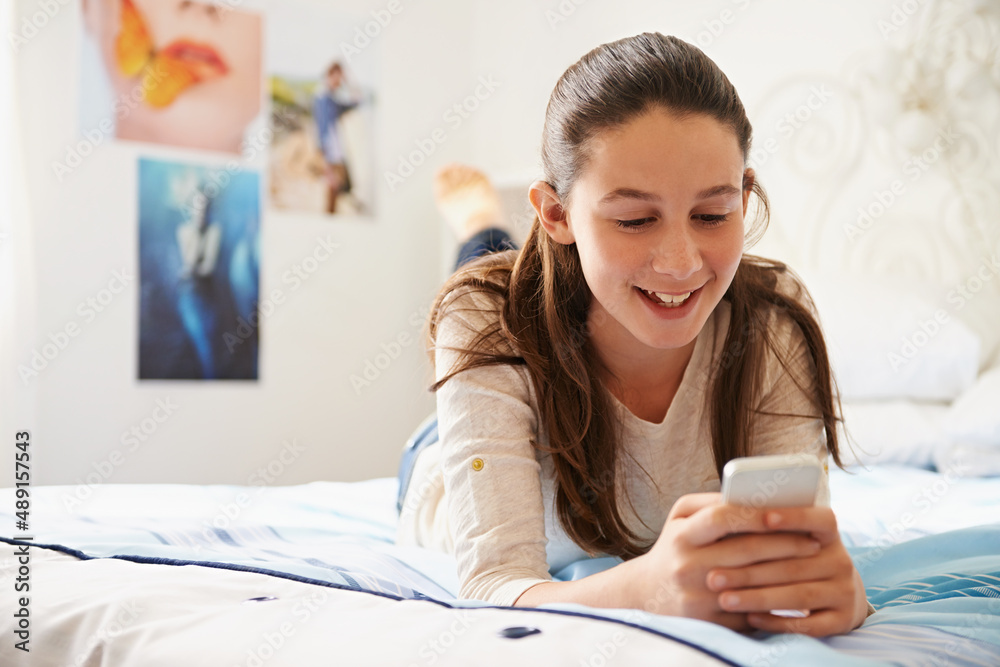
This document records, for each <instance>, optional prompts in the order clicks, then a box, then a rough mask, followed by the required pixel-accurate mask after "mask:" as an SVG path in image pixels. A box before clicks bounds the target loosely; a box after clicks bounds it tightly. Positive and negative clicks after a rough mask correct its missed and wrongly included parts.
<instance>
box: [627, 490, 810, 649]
mask: <svg viewBox="0 0 1000 667" xmlns="http://www.w3.org/2000/svg"><path fill="white" fill-rule="evenodd" d="M767 511H768V508H760V509H755V508H752V507H740V506H736V505H727V504H725V503H723V502H722V494H720V493H692V494H688V495H685V496H681V498H679V499H678V500H677V502H676V503H674V506H673V508H672V509H671V510H670V514H669V515H668V516H667V521H666V524H664V526H663V531H662V532H661V533H660V536H659V538H657V540H656V543H655V544H653V547H652V548H651V549H650V550H649V551H648V552H647V553H645V554H643V555H642V556H639V557H638V558H636V559H635V561H636V565H637V566H640V567H639V570H640V572H641V573H642V574H641V575H640V579H641V580H640V581H636V588H635V592H634V593H633V599H634V603H635V604H634V606H635V608H636V609H643V610H645V611H650V612H653V613H656V614H665V615H669V616H683V617H686V618H697V619H701V620H705V621H712V622H714V623H718V624H719V625H724V626H726V627H727V628H730V629H732V630H737V631H746V630H753V629H754V628H753V627H752V626H751V625H750V624H749V623H747V615H746V614H745V613H733V612H728V611H724V610H723V609H722V608H721V607H720V606H719V593H718V592H717V591H712V590H709V588H708V586H707V584H706V579H707V576H708V572H709V571H710V570H712V569H713V568H738V567H744V566H746V565H752V564H754V563H760V562H765V561H775V560H786V559H791V558H803V557H808V556H814V555H816V553H817V552H818V551H819V549H820V547H819V543H818V542H817V541H816V540H814V539H813V538H811V537H809V536H808V535H804V534H801V533H782V532H774V531H773V530H772V529H770V528H768V527H767V524H766V523H765V515H766V514H767ZM640 563H641V565H640Z"/></svg>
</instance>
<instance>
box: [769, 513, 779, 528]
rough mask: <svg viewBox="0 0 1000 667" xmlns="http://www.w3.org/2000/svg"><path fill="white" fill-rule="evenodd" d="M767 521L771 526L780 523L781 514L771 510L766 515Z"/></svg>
mask: <svg viewBox="0 0 1000 667" xmlns="http://www.w3.org/2000/svg"><path fill="white" fill-rule="evenodd" d="M767 523H768V525H769V526H771V527H774V526H777V525H778V524H780V523H781V515H780V514H778V513H777V512H771V513H770V514H768V515H767Z"/></svg>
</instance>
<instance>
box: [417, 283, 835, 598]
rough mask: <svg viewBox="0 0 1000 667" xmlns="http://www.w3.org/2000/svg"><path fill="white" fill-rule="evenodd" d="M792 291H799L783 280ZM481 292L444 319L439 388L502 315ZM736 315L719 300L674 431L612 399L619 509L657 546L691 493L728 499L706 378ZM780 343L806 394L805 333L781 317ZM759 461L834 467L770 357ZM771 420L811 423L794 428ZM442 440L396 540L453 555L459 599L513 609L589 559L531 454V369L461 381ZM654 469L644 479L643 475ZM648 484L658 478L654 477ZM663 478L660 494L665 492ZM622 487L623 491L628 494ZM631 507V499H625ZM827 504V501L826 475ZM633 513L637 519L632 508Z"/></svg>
mask: <svg viewBox="0 0 1000 667" xmlns="http://www.w3.org/2000/svg"><path fill="white" fill-rule="evenodd" d="M781 280H782V283H781V284H782V285H783V286H787V287H788V288H791V291H792V292H793V293H794V292H797V291H798V285H797V283H794V282H792V281H791V279H790V278H786V277H783V278H782V279H781ZM487 298H488V297H486V296H485V295H483V294H479V293H475V294H472V293H468V292H467V293H465V294H462V295H460V296H458V297H456V298H455V299H454V300H453V301H452V302H451V304H452V305H453V306H459V307H458V308H449V309H448V310H447V311H446V314H445V315H444V317H443V319H442V320H441V321H440V322H439V327H438V338H437V348H436V357H435V366H436V369H435V370H436V377H437V378H441V377H443V376H444V375H445V374H446V373H447V372H448V371H450V370H451V368H452V367H453V365H454V364H455V363H456V361H457V359H458V354H457V353H456V352H454V351H451V350H448V349H445V348H448V347H459V348H460V347H463V346H468V344H469V342H470V341H471V340H472V338H473V336H474V335H475V332H477V331H481V330H482V328H483V327H484V326H485V325H486V324H488V322H489V320H490V319H493V321H496V318H497V317H498V313H497V312H496V310H495V309H494V310H492V311H488V312H486V313H476V312H473V311H472V310H466V309H465V308H466V307H471V308H476V307H479V308H488V307H489V304H490V302H489V301H488V300H487ZM729 312H730V307H729V303H728V302H725V301H723V302H720V304H719V306H718V307H716V309H715V311H714V312H713V313H712V315H711V316H710V317H709V319H708V321H707V322H706V324H705V327H704V328H703V329H702V331H701V333H699V335H698V338H697V340H696V342H695V347H694V351H693V353H692V355H691V360H690V362H689V363H688V366H687V369H686V371H685V372H684V376H683V378H682V381H681V384H680V386H679V388H678V390H677V394H676V395H675V396H674V399H673V402H672V403H671V405H670V408H669V410H668V411H667V414H666V416H665V417H664V420H663V421H662V422H661V423H659V424H655V423H652V422H648V421H645V420H643V419H640V418H639V417H636V416H635V415H633V414H632V413H631V412H630V411H629V410H628V409H627V408H626V407H625V406H624V405H622V404H621V403H620V402H618V401H617V400H616V399H614V404H615V406H616V408H617V409H618V411H619V412H620V414H621V416H622V419H623V420H624V428H623V430H622V446H623V448H624V449H623V452H622V453H621V454H620V455H619V457H618V462H619V463H618V465H619V471H618V474H619V479H620V480H624V484H622V483H619V485H618V488H619V493H620V494H621V493H622V492H623V491H624V490H625V489H627V493H628V497H629V498H630V499H631V506H630V505H629V503H628V502H624V501H622V502H620V503H619V508H620V511H621V512H622V516H623V519H624V520H625V521H626V522H627V523H628V525H629V527H630V528H632V530H634V531H635V533H636V534H637V535H638V536H639V537H640V538H641V539H643V540H647V541H648V542H649V543H650V544H652V542H653V541H654V540H655V539H656V537H657V536H658V535H659V533H660V530H661V528H662V527H663V524H664V523H665V521H666V518H667V514H668V513H669V512H670V508H671V507H672V506H673V504H674V502H675V501H676V500H677V499H678V498H679V497H680V496H682V495H684V494H687V493H695V492H702V491H719V489H720V486H721V482H720V480H719V477H718V473H717V472H716V468H715V463H714V460H713V454H712V436H711V423H710V421H709V416H710V415H709V404H708V401H709V397H708V382H709V369H711V368H715V367H716V366H717V365H718V364H719V363H720V361H721V359H722V352H721V350H722V345H723V343H724V341H725V336H726V332H727V331H728V327H729ZM769 323H770V327H771V332H772V337H773V340H774V343H775V345H776V346H778V348H779V349H781V350H785V351H787V352H786V354H785V358H786V359H788V360H789V368H790V369H791V372H792V373H794V374H795V375H796V376H797V379H798V382H799V384H800V385H801V386H803V387H807V388H808V387H810V386H812V385H813V383H814V381H815V380H814V378H815V372H814V370H813V365H812V361H811V359H810V357H809V353H808V349H807V348H806V343H805V339H804V337H803V335H802V332H801V330H800V329H799V328H798V327H797V326H796V325H795V324H794V322H793V321H792V320H791V319H790V318H789V317H788V316H787V315H781V316H778V315H777V313H776V312H772V314H771V317H770V321H769ZM760 397H761V398H760V403H759V405H758V409H759V410H760V411H761V412H764V413H771V414H761V415H760V416H758V417H757V420H756V429H755V435H754V437H755V450H756V451H755V452H754V453H755V454H757V455H761V454H787V453H798V452H814V453H815V454H816V456H817V457H818V458H820V459H821V460H822V461H823V462H824V463H825V462H826V457H827V453H826V437H825V433H824V431H823V423H822V420H821V419H820V413H819V411H818V410H817V409H816V408H814V407H813V406H812V404H811V402H810V401H809V399H808V397H807V396H806V395H805V394H804V393H803V392H802V391H801V390H800V389H799V388H798V387H797V386H796V384H795V381H794V380H793V379H792V377H791V375H790V374H789V372H786V371H785V370H784V368H783V367H782V366H781V364H780V362H779V361H778V360H777V358H776V357H775V356H774V354H773V353H772V352H770V351H768V353H767V361H766V369H765V372H764V377H763V386H762V391H761V392H760ZM772 415H803V416H805V417H787V416H772ZM437 416H438V428H439V434H440V442H438V443H436V444H433V445H430V446H428V447H427V448H426V449H425V450H424V451H423V452H422V453H421V454H420V456H419V457H418V459H417V462H416V464H415V466H414V470H413V476H412V478H411V482H410V486H409V489H408V491H407V495H406V498H405V499H404V502H403V509H402V512H401V514H400V522H399V535H398V540H397V541H398V542H399V543H402V544H416V545H421V546H425V547H432V548H438V549H442V550H445V551H449V552H453V553H454V555H455V557H456V560H457V564H458V576H459V581H460V582H461V591H460V593H459V595H460V597H462V598H474V599H480V600H484V601H487V602H489V603H492V604H497V605H513V604H514V602H515V601H516V600H517V598H518V597H520V595H521V593H523V592H524V591H525V590H527V589H528V588H530V587H531V586H533V585H535V584H537V583H540V582H543V581H550V580H551V576H550V572H558V571H559V570H560V569H562V568H563V567H565V566H566V565H568V564H570V563H572V562H573V561H576V560H579V559H582V558H586V557H587V553H586V552H585V551H583V549H581V548H580V547H579V546H578V545H576V544H575V543H574V542H573V541H572V540H571V539H570V538H569V537H568V536H567V535H566V533H565V531H564V530H563V528H562V525H561V524H560V522H559V519H558V516H557V515H556V513H555V480H554V476H553V465H552V461H551V458H550V457H549V455H547V454H544V453H542V452H541V451H539V450H538V449H536V448H535V447H533V446H532V443H533V442H545V436H544V434H543V433H541V432H540V424H539V420H538V404H537V400H536V397H535V392H534V388H533V385H532V383H531V379H530V378H529V376H528V371H527V369H526V367H524V366H516V367H515V366H508V365H500V366H488V367H485V368H477V369H472V370H467V371H464V372H462V373H459V374H458V375H456V376H455V377H453V378H452V379H450V380H448V382H446V383H445V384H444V386H442V387H441V389H439V390H438V392H437ZM643 470H645V472H643ZM647 473H648V475H647ZM654 481H655V483H654ZM623 487H624V488H623ZM620 501H621V496H620ZM816 501H817V504H822V505H828V504H829V482H828V478H827V475H826V474H824V475H823V478H822V480H821V484H820V490H819V491H818V493H817V498H816ZM633 509H634V512H633V511H632V510H633Z"/></svg>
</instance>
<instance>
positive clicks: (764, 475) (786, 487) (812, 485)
mask: <svg viewBox="0 0 1000 667" xmlns="http://www.w3.org/2000/svg"><path fill="white" fill-rule="evenodd" d="M822 474H823V466H822V464H820V462H819V459H817V458H816V457H815V456H812V455H810V454H776V455H773V456H748V457H744V458H739V459H733V460H732V461H730V462H728V463H727V464H726V465H725V466H724V467H723V468H722V500H723V502H725V503H729V504H730V505H740V506H746V507H755V508H760V507H811V506H812V505H814V504H815V502H816V491H817V489H818V488H819V480H820V475H822ZM771 613H772V614H774V615H775V616H785V617H788V618H805V617H807V616H809V611H808V610H806V609H772V610H771Z"/></svg>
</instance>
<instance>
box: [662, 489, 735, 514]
mask: <svg viewBox="0 0 1000 667" xmlns="http://www.w3.org/2000/svg"><path fill="white" fill-rule="evenodd" d="M721 502H722V494H721V493H688V494H685V495H683V496H681V497H680V498H678V499H677V501H676V502H675V503H674V506H673V507H671V508H670V515H669V518H670V519H684V518H687V517H689V516H691V515H692V514H694V513H695V512H697V511H698V510H700V509H703V508H705V507H709V506H711V505H718V504H719V503H721Z"/></svg>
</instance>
